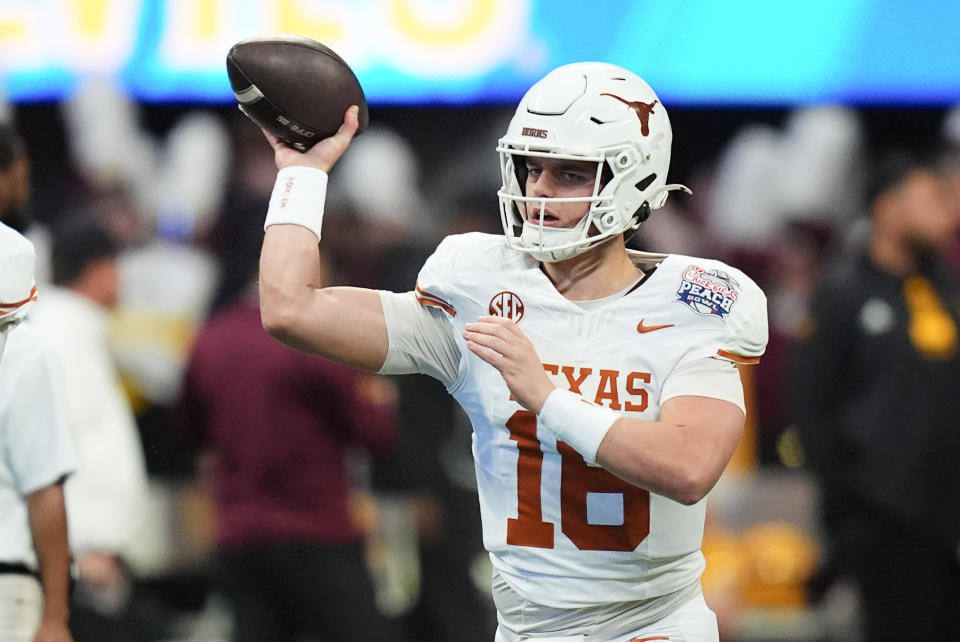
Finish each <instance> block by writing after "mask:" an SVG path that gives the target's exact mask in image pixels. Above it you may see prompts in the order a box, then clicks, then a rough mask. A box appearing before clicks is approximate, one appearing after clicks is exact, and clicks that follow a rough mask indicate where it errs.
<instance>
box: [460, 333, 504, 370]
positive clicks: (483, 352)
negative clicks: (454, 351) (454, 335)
mask: <svg viewBox="0 0 960 642" xmlns="http://www.w3.org/2000/svg"><path fill="white" fill-rule="evenodd" d="M467 348H468V349H469V350H470V352H472V353H473V354H475V355H477V356H478V357H480V358H481V359H483V360H484V361H486V362H487V363H489V364H490V365H491V366H493V367H494V368H496V369H498V370H499V369H500V368H501V366H502V363H503V355H501V354H499V353H498V352H496V351H495V350H491V349H490V348H487V347H484V346H482V345H480V344H479V343H477V342H475V341H471V340H469V339H468V340H467Z"/></svg>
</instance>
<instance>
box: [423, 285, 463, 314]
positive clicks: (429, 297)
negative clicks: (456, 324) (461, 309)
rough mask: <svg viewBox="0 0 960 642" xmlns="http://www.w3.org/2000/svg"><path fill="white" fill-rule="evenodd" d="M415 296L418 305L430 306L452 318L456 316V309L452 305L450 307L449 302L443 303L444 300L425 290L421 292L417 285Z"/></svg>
mask: <svg viewBox="0 0 960 642" xmlns="http://www.w3.org/2000/svg"><path fill="white" fill-rule="evenodd" d="M416 296H417V302H418V303H420V305H430V306H433V307H435V308H440V309H441V310H443V311H444V312H446V313H447V314H449V315H450V316H452V317H455V316H457V311H456V309H455V308H454V307H453V306H452V305H450V303H449V302H447V301H445V300H444V299H441V298H440V297H438V296H437V295H435V294H430V293H429V292H427V291H426V290H423V289H422V288H421V287H420V285H419V284H417V287H416Z"/></svg>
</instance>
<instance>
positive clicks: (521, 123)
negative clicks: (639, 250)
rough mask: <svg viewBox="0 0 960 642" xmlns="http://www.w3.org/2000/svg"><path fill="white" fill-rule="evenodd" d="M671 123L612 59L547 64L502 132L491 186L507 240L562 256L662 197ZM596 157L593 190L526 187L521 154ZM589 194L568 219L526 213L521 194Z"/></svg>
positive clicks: (539, 254) (628, 222)
mask: <svg viewBox="0 0 960 642" xmlns="http://www.w3.org/2000/svg"><path fill="white" fill-rule="evenodd" d="M672 141H673V133H672V131H671V129H670V120H669V119H668V118H667V112H666V110H665V109H664V108H663V105H661V104H660V100H659V98H657V95H656V94H655V93H654V92H653V90H652V89H651V88H650V86H649V85H647V83H646V82H644V81H643V79H641V78H640V77H639V76H637V75H636V74H634V73H632V72H629V71H627V70H626V69H623V68H621V67H617V66H616V65H611V64H608V63H602V62H583V63H575V64H571V65H564V66H562V67H558V68H557V69H554V70H553V71H551V72H550V73H549V74H547V75H546V76H545V77H544V78H542V79H541V80H540V81H538V82H537V83H536V84H535V85H534V86H533V87H531V88H530V90H529V91H527V93H526V95H524V97H523V99H522V100H521V101H520V105H519V106H518V107H517V111H516V114H515V115H514V117H513V120H511V121H510V126H509V128H508V129H507V133H506V135H504V136H503V138H501V139H500V141H499V144H498V146H497V151H498V152H499V154H500V171H501V175H502V177H503V185H502V186H501V188H500V190H499V191H498V192H497V196H498V197H499V200H500V218H501V222H502V223H503V230H504V233H505V234H506V237H507V242H508V243H509V244H510V246H511V247H513V248H514V249H517V250H520V251H522V252H528V253H530V254H531V255H532V256H533V257H534V258H536V259H537V260H538V261H546V262H554V261H565V260H567V259H569V258H572V257H574V256H576V255H578V254H580V253H581V252H584V251H586V250H589V249H590V248H592V247H595V246H596V245H598V244H600V243H603V242H605V241H607V240H609V239H610V238H613V237H615V236H618V235H619V234H622V233H623V232H626V231H628V230H635V229H637V228H638V227H639V226H640V223H642V222H643V221H644V220H646V218H647V217H648V216H649V215H650V211H651V210H655V209H659V208H661V207H663V205H664V203H665V202H666V200H667V196H668V194H669V192H670V191H671V190H675V189H682V190H685V191H687V192H688V193H689V192H690V190H689V189H687V188H686V187H684V186H682V185H667V169H668V168H669V167H670V146H671V143H672ZM529 156H540V157H549V158H559V159H569V160H578V161H594V162H596V163H597V179H596V181H595V182H594V193H593V195H592V196H587V197H582V198H539V197H528V196H526V194H524V188H525V184H526V162H525V157H529ZM529 202H537V203H540V207H541V208H545V207H546V206H547V204H548V203H550V202H557V203H559V202H589V203H590V209H589V211H588V212H587V214H586V216H584V217H583V219H582V220H581V221H580V222H579V223H578V224H577V225H576V226H574V227H572V228H554V227H549V226H547V227H545V226H544V225H543V222H542V220H541V221H539V222H531V221H527V220H526V217H525V216H524V213H523V212H524V209H525V203H529Z"/></svg>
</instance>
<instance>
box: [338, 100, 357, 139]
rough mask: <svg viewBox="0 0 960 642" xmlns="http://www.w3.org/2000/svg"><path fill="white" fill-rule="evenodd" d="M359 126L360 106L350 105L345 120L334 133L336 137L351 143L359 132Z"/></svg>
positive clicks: (344, 116)
mask: <svg viewBox="0 0 960 642" xmlns="http://www.w3.org/2000/svg"><path fill="white" fill-rule="evenodd" d="M359 127H360V108H359V107H357V106H356V105H350V107H349V108H347V111H346V113H345V114H344V115H343V122H342V123H341V124H340V128H339V129H338V130H337V133H336V134H334V137H335V138H339V139H341V140H342V141H344V142H346V143H349V142H350V141H351V140H352V139H353V136H354V134H356V133H357V129H358V128H359Z"/></svg>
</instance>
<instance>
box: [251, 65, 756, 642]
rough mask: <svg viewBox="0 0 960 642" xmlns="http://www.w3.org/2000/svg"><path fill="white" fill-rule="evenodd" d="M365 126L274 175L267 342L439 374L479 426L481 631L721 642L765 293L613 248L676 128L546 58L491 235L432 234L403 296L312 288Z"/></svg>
mask: <svg viewBox="0 0 960 642" xmlns="http://www.w3.org/2000/svg"><path fill="white" fill-rule="evenodd" d="M356 129H357V110H356V108H355V107H351V108H350V109H349V110H348V111H347V113H346V115H345V118H344V123H343V125H342V127H341V128H340V130H339V131H338V132H337V133H336V134H335V135H334V136H332V137H331V138H328V139H326V140H324V141H322V142H320V143H319V144H317V145H316V146H314V147H313V148H312V149H311V150H310V151H309V152H307V153H300V152H298V151H296V150H293V149H291V148H288V147H286V146H284V145H283V144H282V143H280V142H279V141H278V140H277V139H276V138H274V137H272V136H270V135H269V134H268V139H270V141H271V144H272V145H273V147H274V150H275V157H276V162H277V166H278V168H279V170H280V171H279V173H278V176H277V183H276V187H275V190H274V194H273V197H272V199H271V202H270V207H269V210H268V213H267V219H266V225H265V227H266V235H265V238H264V245H263V251H262V255H261V265H260V268H261V271H260V295H261V303H262V320H263V324H264V327H265V328H266V329H267V331H269V332H270V333H271V334H273V335H274V336H275V337H277V338H278V339H280V340H281V341H284V342H285V343H288V344H290V345H292V346H294V347H296V348H299V349H301V350H306V351H309V352H312V353H314V354H317V355H319V356H322V357H324V358H327V359H332V360H334V361H338V362H341V363H345V364H349V365H352V366H354V367H357V368H361V369H363V370H367V371H370V372H379V373H382V374H402V373H413V372H419V373H426V374H429V375H431V376H433V377H436V378H437V379H439V380H440V381H441V382H443V383H444V384H445V385H446V387H447V389H448V391H449V392H450V394H452V395H453V396H454V397H455V398H456V399H457V400H458V401H459V402H460V404H461V405H462V406H463V408H464V409H465V410H466V412H467V414H468V415H469V416H470V419H471V421H472V424H473V454H474V459H475V467H476V475H477V480H478V486H479V497H480V508H481V514H482V520H483V536H484V543H485V546H486V547H487V549H488V550H489V552H490V558H491V560H492V563H493V567H494V578H493V593H494V596H493V597H494V601H495V603H496V605H497V609H498V620H499V628H498V631H497V640H498V641H503V642H514V641H518V640H526V639H537V640H609V641H617V642H628V641H629V640H633V639H670V640H698V641H699V640H717V638H718V633H717V624H716V618H715V617H714V614H713V613H712V612H711V611H710V610H709V608H708V607H707V605H706V604H705V602H704V600H703V596H702V594H701V590H700V575H701V573H702V571H703V568H704V558H703V555H702V553H701V551H700V546H701V539H702V534H703V526H704V513H705V497H706V495H707V493H708V492H709V491H710V489H711V488H712V487H713V486H714V484H715V483H716V482H717V480H718V479H719V477H720V475H721V473H722V472H723V470H724V467H725V466H726V464H727V462H728V460H729V459H730V456H731V454H732V453H733V450H734V448H735V447H736V445H737V442H738V440H739V438H740V435H741V432H742V430H743V425H744V405H743V391H742V387H741V383H740V378H739V374H738V371H737V365H738V364H752V363H756V362H757V361H758V360H759V358H760V356H761V354H762V353H763V351H764V348H765V345H766V341H767V321H766V301H765V297H764V295H763V293H762V292H761V291H760V289H759V288H758V287H757V286H756V285H755V284H754V283H753V282H752V281H751V280H750V279H749V278H748V277H747V276H746V275H744V274H743V273H742V272H740V271H739V270H737V269H735V268H732V267H729V266H727V265H724V264H723V263H720V262H718V261H714V260H708V259H701V258H693V257H687V256H676V255H664V254H648V253H641V252H634V251H630V250H627V249H626V245H625V236H626V235H627V234H629V233H630V232H631V231H633V230H635V229H637V227H638V226H639V225H640V224H641V223H642V222H643V221H644V220H645V219H646V218H647V217H648V216H649V214H650V212H651V211H652V210H656V209H658V208H660V207H662V206H663V205H664V202H665V201H666V199H667V196H668V195H669V192H670V191H672V190H676V189H685V188H683V187H682V186H679V185H670V184H667V170H668V167H669V164H670V148H671V140H672V133H671V128H670V122H669V120H668V118H667V114H666V111H665V109H664V107H663V105H662V104H661V103H660V101H659V99H658V98H657V96H656V95H655V94H654V92H653V90H652V89H651V88H650V87H649V86H648V85H647V83H646V82H644V81H643V80H642V79H641V78H639V77H638V76H636V75H635V74H633V73H631V72H629V71H627V70H625V69H622V68H620V67H616V66H614V65H610V64H605V63H578V64H572V65H566V66H563V67H560V68H558V69H555V70H554V71H552V72H551V73H550V74H548V75H547V76H546V77H544V78H543V79H542V80H540V81H539V82H537V83H536V84H535V85H534V86H533V87H532V88H531V89H530V90H529V91H528V92H527V93H526V95H525V96H524V97H523V99H522V101H521V102H520V105H519V106H518V108H517V111H516V115H515V116H514V118H513V120H512V122H511V123H510V125H509V128H508V130H507V133H506V135H505V136H504V137H503V138H502V139H501V140H500V142H499V146H498V152H499V155H500V165H501V169H502V176H503V185H502V187H501V189H500V191H499V200H500V215H501V219H502V223H503V229H504V236H501V235H488V234H480V233H470V234H463V235H455V236H450V237H447V238H446V239H445V240H443V241H442V242H441V243H440V245H439V247H438V248H437V249H436V251H435V252H434V254H433V255H432V256H431V257H430V258H429V259H428V260H427V262H426V264H425V265H424V266H423V269H422V270H421V272H420V275H419V278H418V282H417V284H416V287H415V289H414V290H413V291H410V292H406V293H393V292H385V291H374V290H364V289H358V288H344V287H336V288H323V289H316V288H314V286H313V282H312V280H311V279H312V274H313V273H314V270H315V268H316V265H317V262H318V247H317V241H318V239H319V238H320V230H321V217H322V207H323V202H324V198H325V190H326V182H327V172H329V170H330V169H331V168H332V167H333V165H334V163H335V162H336V161H337V159H338V158H339V157H340V155H341V154H342V153H343V152H344V151H345V150H346V148H347V147H348V145H349V143H350V140H351V138H352V136H353V134H354V132H355V131H356Z"/></svg>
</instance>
